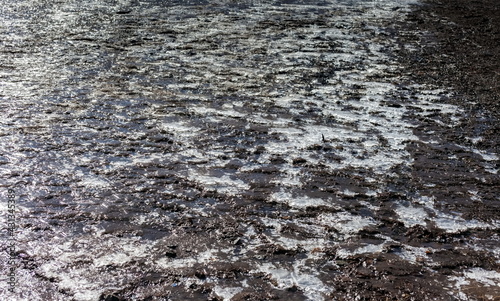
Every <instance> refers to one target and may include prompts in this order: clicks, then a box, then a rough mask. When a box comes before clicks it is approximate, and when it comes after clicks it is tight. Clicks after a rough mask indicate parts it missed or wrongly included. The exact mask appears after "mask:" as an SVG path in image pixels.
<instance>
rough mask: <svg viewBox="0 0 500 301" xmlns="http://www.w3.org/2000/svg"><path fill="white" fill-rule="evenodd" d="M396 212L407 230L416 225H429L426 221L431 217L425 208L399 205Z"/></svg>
mask: <svg viewBox="0 0 500 301" xmlns="http://www.w3.org/2000/svg"><path fill="white" fill-rule="evenodd" d="M394 211H396V213H397V215H398V216H399V219H400V220H401V221H402V222H403V223H404V224H405V227H407V228H410V227H413V226H415V225H422V226H425V225H426V224H427V223H426V221H425V220H426V219H427V218H428V217H429V215H428V214H427V212H425V210H424V209H423V208H417V207H413V206H404V205H399V206H398V207H396V209H395V210H394Z"/></svg>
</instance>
